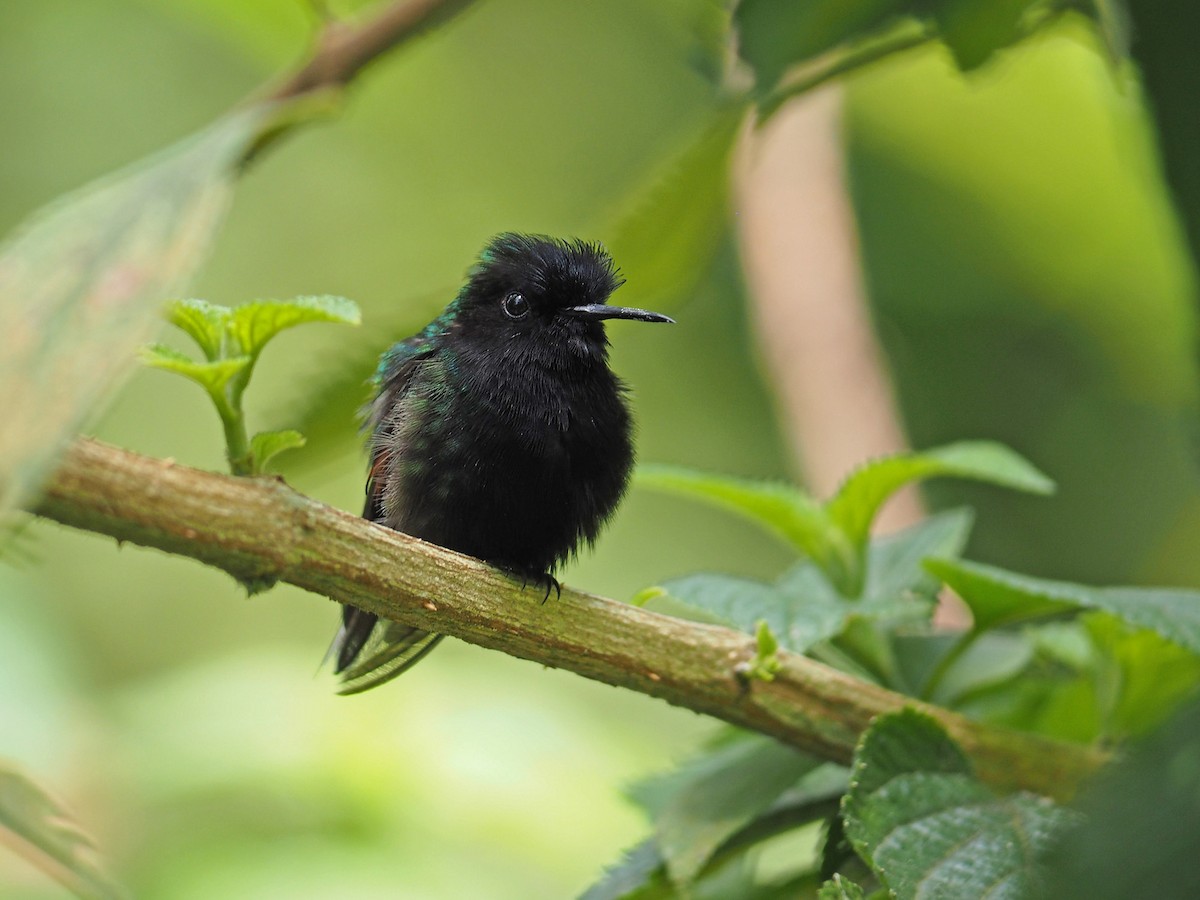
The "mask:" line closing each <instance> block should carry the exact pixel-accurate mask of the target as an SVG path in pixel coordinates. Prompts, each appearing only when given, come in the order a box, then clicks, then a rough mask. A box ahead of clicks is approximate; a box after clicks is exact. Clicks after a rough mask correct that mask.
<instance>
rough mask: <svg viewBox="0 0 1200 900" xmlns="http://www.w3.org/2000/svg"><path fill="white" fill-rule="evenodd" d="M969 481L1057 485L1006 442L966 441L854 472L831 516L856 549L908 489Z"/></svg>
mask: <svg viewBox="0 0 1200 900" xmlns="http://www.w3.org/2000/svg"><path fill="white" fill-rule="evenodd" d="M951 477H952V478H968V479H972V480H975V481H984V482H988V483H990V484H995V485H999V486H1001V487H1007V488H1012V489H1014V490H1018V491H1027V492H1029V493H1031V494H1049V493H1051V492H1053V490H1054V482H1052V481H1051V480H1050V479H1049V478H1047V477H1046V476H1045V475H1043V474H1042V473H1041V472H1039V471H1038V470H1037V469H1035V468H1034V467H1033V466H1032V465H1031V464H1030V463H1028V462H1027V461H1026V460H1025V459H1024V458H1022V457H1021V456H1019V455H1017V454H1016V453H1014V452H1013V451H1012V450H1009V449H1008V448H1007V447H1005V446H1004V445H1002V444H997V443H993V442H991V441H963V442H961V443H957V444H948V445H946V446H944V447H937V448H935V449H933V450H923V451H921V452H919V453H902V454H898V455H895V456H886V457H883V458H881V459H877V460H874V461H873V462H869V463H866V464H865V465H863V466H861V467H860V468H858V469H857V470H856V471H854V472H853V473H852V474H851V475H850V477H848V478H847V479H846V480H845V482H843V483H842V486H841V487H840V488H838V491H837V493H836V494H835V495H834V496H833V498H832V499H831V500H830V501H829V504H828V510H829V516H830V518H831V519H832V520H833V521H834V522H835V523H837V524H838V525H840V526H841V527H842V528H843V529H844V530H845V532H846V534H847V535H848V536H849V538H850V540H851V541H852V542H854V543H855V544H856V545H860V544H862V543H864V542H865V541H866V539H867V536H868V534H869V533H870V530H871V522H872V521H874V519H875V514H876V513H877V512H878V511H879V507H880V506H882V505H883V503H884V502H885V501H886V500H887V499H888V498H889V497H891V496H892V494H894V493H895V492H896V491H898V490H899V489H900V488H902V487H904V486H905V485H908V484H911V483H913V482H915V481H922V480H925V479H928V478H951Z"/></svg>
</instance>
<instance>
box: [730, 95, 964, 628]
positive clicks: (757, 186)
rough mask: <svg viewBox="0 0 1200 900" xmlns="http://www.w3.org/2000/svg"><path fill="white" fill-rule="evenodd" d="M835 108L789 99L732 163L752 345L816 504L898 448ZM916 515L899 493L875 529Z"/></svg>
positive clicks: (945, 619) (912, 496)
mask: <svg viewBox="0 0 1200 900" xmlns="http://www.w3.org/2000/svg"><path fill="white" fill-rule="evenodd" d="M841 108H842V91H841V89H840V87H825V88H822V89H821V90H818V91H815V92H813V93H811V94H808V95H806V96H804V97H801V98H798V99H796V100H793V101H792V102H791V103H789V104H788V105H787V106H785V107H783V108H782V109H780V110H779V112H778V113H777V114H776V115H775V116H774V117H773V118H771V119H770V120H769V121H768V123H767V124H766V125H765V126H763V127H762V128H761V129H755V128H753V127H751V126H749V125H748V126H747V128H746V129H745V131H744V132H743V134H742V138H741V141H740V142H739V145H738V152H737V155H736V158H735V164H734V188H735V197H736V211H737V229H738V238H739V242H740V246H741V254H742V264H743V269H744V271H745V276H746V281H747V286H748V288H749V293H750V297H751V300H752V303H751V306H752V310H753V314H754V317H755V320H756V324H757V328H758V337H759V342H760V344H761V346H762V348H763V353H764V357H765V361H766V365H767V368H768V370H769V371H770V374H771V383H772V384H774V385H776V386H777V391H778V402H779V406H780V412H781V418H782V419H783V421H784V424H785V427H786V429H787V431H788V436H789V438H790V440H791V443H792V447H793V451H794V452H795V454H796V457H797V459H798V461H799V462H800V466H801V468H802V470H803V472H804V476H805V481H806V482H807V483H808V485H809V486H810V487H811V489H812V490H813V492H814V493H815V494H817V495H818V496H828V495H830V494H832V493H833V491H834V490H835V489H836V487H837V485H838V482H839V481H840V480H841V479H842V477H843V476H844V475H845V473H846V472H848V471H849V470H850V469H852V468H853V467H854V466H856V465H858V464H860V463H862V462H863V461H865V460H867V459H870V458H872V457H875V456H880V455H883V454H886V453H895V452H899V451H902V450H905V449H906V448H907V445H908V441H907V438H906V437H905V434H904V426H903V423H902V422H901V419H900V414H899V412H898V410H897V408H896V402H895V397H894V394H893V390H892V384H891V379H890V377H889V376H888V373H887V369H886V366H885V364H884V361H883V354H882V352H881V350H880V347H879V343H878V340H877V339H876V337H875V331H874V327H873V324H872V321H871V313H870V309H869V306H868V303H867V293H866V288H865V286H864V284H863V277H862V267H861V262H860V254H859V242H858V229H857V226H856V223H855V217H854V209H853V206H852V204H851V202H850V198H849V196H848V192H847V190H846V173H845V165H844V151H843V146H842V134H841ZM923 516H924V507H923V504H922V502H921V499H920V495H919V494H918V493H917V491H916V490H915V489H913V488H909V489H907V490H905V491H904V492H902V493H900V494H899V495H897V496H896V498H895V499H893V501H892V502H891V503H889V504H888V506H887V507H885V508H884V510H883V512H882V514H881V516H880V517H879V521H878V525H879V527H880V528H881V530H883V531H895V530H897V529H899V528H903V527H904V526H906V525H911V524H912V523H914V522H916V521H917V520H919V519H921V518H922V517H923ZM968 621H969V619H968V617H967V614H966V611H965V608H964V607H963V606H962V605H961V603H959V602H958V601H957V600H956V599H954V598H949V599H948V600H944V601H943V603H942V605H941V606H940V607H939V611H938V618H937V624H938V625H940V626H943V627H949V628H961V627H965V626H966V625H967V623H968Z"/></svg>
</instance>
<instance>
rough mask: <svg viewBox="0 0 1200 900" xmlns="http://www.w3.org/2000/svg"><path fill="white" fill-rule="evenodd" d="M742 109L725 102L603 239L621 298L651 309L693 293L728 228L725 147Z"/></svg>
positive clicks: (729, 146)
mask: <svg viewBox="0 0 1200 900" xmlns="http://www.w3.org/2000/svg"><path fill="white" fill-rule="evenodd" d="M744 117H745V109H744V107H743V106H742V105H741V104H740V103H735V104H730V105H729V106H728V107H727V108H726V109H724V110H721V111H719V112H718V113H716V115H715V119H714V120H713V121H712V123H711V124H710V125H709V126H708V127H707V128H705V130H704V131H703V132H702V133H701V134H700V135H699V137H698V138H697V139H695V140H694V142H693V143H692V144H691V146H689V147H688V148H687V149H686V151H684V153H682V154H681V155H680V156H679V157H678V159H676V160H675V161H674V162H673V163H672V165H671V166H670V170H669V172H668V173H667V174H666V175H665V176H663V175H659V176H658V181H657V182H656V183H655V184H653V185H651V186H649V187H647V188H644V189H642V190H639V191H638V192H637V193H636V194H635V195H634V196H635V197H636V201H635V205H634V206H633V208H632V209H631V210H630V211H629V212H628V213H626V214H625V215H624V216H623V217H622V218H621V219H620V220H619V221H618V222H617V223H616V224H615V225H614V227H613V229H612V232H613V237H612V240H611V241H608V242H607V243H608V246H609V249H610V250H611V251H612V254H613V258H614V259H616V260H619V261H620V263H621V273H622V275H624V276H625V277H626V279H627V280H628V283H627V285H626V286H625V287H623V288H622V289H621V297H622V299H621V302H622V303H625V304H628V305H633V306H639V305H643V304H644V305H647V306H650V307H651V308H654V309H660V308H669V307H670V305H671V304H672V302H676V301H680V300H683V299H686V298H688V297H691V296H692V294H693V293H694V292H695V289H696V287H697V286H698V285H699V283H700V282H701V280H702V279H703V278H704V277H705V275H706V273H707V271H708V269H707V266H706V265H705V263H706V261H709V260H712V259H714V258H715V257H716V255H717V250H718V248H719V246H720V244H721V241H722V240H723V239H724V237H725V234H726V233H727V231H728V221H727V219H728V208H729V204H728V193H729V155H730V151H731V150H732V148H733V144H734V140H735V138H736V137H737V133H738V129H739V127H740V126H741V123H742V120H743V118H744Z"/></svg>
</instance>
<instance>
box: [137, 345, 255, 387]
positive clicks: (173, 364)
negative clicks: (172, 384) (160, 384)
mask: <svg viewBox="0 0 1200 900" xmlns="http://www.w3.org/2000/svg"><path fill="white" fill-rule="evenodd" d="M142 362H143V363H145V364H146V365H148V366H150V367H152V368H155V369H165V370H166V371H168V372H175V373H176V374H178V375H182V376H183V377H184V378H188V379H191V380H192V381H194V382H196V383H197V384H199V385H200V386H201V387H203V388H204V389H205V390H206V391H208V392H209V393H210V394H219V393H220V392H221V391H223V390H224V389H225V386H226V385H227V384H229V381H230V379H232V378H234V377H236V376H237V375H238V373H240V372H242V371H243V370H244V369H245V368H246V366H248V365H250V357H248V356H235V357H233V358H232V359H218V360H212V361H205V362H197V361H196V360H194V359H192V358H191V357H190V356H188V355H187V354H185V353H180V352H179V351H178V350H176V349H175V348H174V347H168V346H167V345H165V344H150V345H148V346H146V347H143V348H142Z"/></svg>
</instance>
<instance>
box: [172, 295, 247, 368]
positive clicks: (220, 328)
mask: <svg viewBox="0 0 1200 900" xmlns="http://www.w3.org/2000/svg"><path fill="white" fill-rule="evenodd" d="M232 312H233V311H232V310H231V309H230V308H229V307H228V306H218V305H217V304H215V303H209V302H208V301H207V300H172V301H171V302H170V303H168V304H167V321H169V322H170V323H171V324H172V325H174V326H175V327H177V328H179V329H181V330H183V331H184V332H185V333H186V334H187V335H188V336H189V337H190V338H191V339H192V340H194V341H195V342H196V343H197V344H198V345H199V346H200V349H201V350H202V351H204V357H205V359H208V360H210V361H212V360H216V359H217V358H219V357H220V356H221V345H222V343H223V342H224V340H225V328H226V326H227V325H228V323H229V319H230V316H231V314H232Z"/></svg>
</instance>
